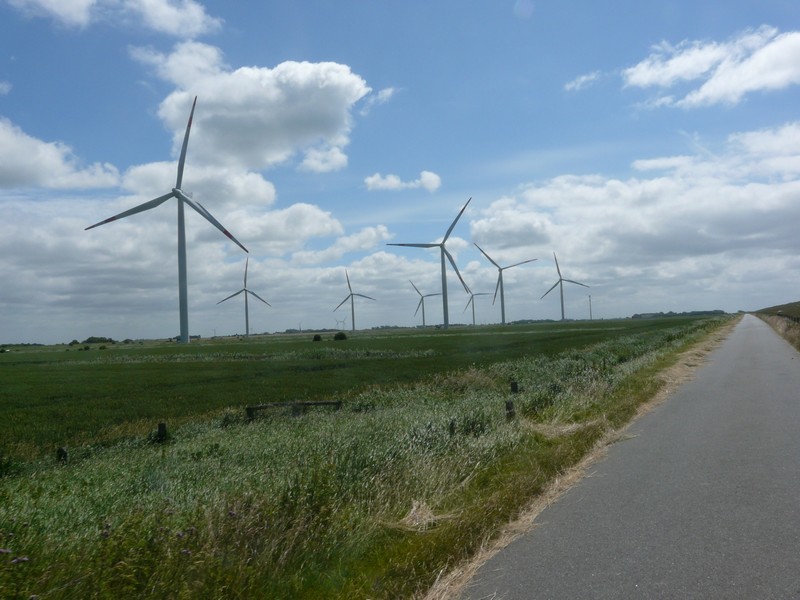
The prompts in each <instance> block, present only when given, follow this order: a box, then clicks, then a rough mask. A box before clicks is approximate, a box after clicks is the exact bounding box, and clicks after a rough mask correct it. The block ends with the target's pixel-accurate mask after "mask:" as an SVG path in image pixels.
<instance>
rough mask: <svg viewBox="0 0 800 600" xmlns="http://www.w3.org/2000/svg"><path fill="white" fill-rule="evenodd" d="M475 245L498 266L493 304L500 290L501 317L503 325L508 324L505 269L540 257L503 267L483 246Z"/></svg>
mask: <svg viewBox="0 0 800 600" xmlns="http://www.w3.org/2000/svg"><path fill="white" fill-rule="evenodd" d="M475 247H476V248H477V249H478V250H480V251H481V254H483V255H484V256H485V257H486V258H487V259H488V260H489V262H490V263H492V264H493V265H494V266H495V267H497V285H496V286H495V288H494V298H493V299H492V304H494V302H495V300H497V290H500V318H501V321H502V323H503V325H505V324H506V295H505V291H504V290H503V271H505V270H506V269H512V268H514V267H518V266H520V265H524V264H525V263H529V262H533V261H535V260H538V259H536V258H529V259H528V260H523V261H522V262H518V263H514V264H513V265H508V266H507V267H501V266H500V265H498V264H497V263H496V262H495V261H494V260H493V259H492V257H491V256H489V255H488V254H486V252H484V250H483V248H481V247H480V246H478V244H475Z"/></svg>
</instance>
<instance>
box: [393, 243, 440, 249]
mask: <svg viewBox="0 0 800 600" xmlns="http://www.w3.org/2000/svg"><path fill="white" fill-rule="evenodd" d="M386 245H387V246H406V247H408V248H436V247H437V246H441V244H386Z"/></svg>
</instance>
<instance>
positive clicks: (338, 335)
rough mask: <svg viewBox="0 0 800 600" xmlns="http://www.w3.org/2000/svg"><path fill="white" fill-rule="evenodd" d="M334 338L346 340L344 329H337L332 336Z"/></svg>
mask: <svg viewBox="0 0 800 600" xmlns="http://www.w3.org/2000/svg"><path fill="white" fill-rule="evenodd" d="M333 339H335V340H346V339H347V334H346V333H345V332H344V331H337V332H336V335H334V336H333Z"/></svg>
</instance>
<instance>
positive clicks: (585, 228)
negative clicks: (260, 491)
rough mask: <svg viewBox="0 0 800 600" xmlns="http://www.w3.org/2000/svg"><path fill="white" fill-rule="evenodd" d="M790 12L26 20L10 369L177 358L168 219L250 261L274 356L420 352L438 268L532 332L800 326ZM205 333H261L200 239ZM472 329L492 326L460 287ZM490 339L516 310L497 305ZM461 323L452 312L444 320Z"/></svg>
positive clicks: (15, 110)
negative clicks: (444, 259) (320, 333)
mask: <svg viewBox="0 0 800 600" xmlns="http://www.w3.org/2000/svg"><path fill="white" fill-rule="evenodd" d="M798 84H800V10H798V9H797V6H796V3H795V2H793V1H790V0H763V1H760V2H752V1H748V2H745V1H736V0H734V1H730V0H727V1H724V2H723V1H703V2H698V1H696V0H694V1H691V2H690V1H683V0H681V1H668V0H665V1H662V2H658V3H645V2H639V1H637V2H633V1H630V2H629V1H627V0H619V1H616V2H614V3H613V7H609V5H608V3H598V2H590V1H588V0H586V1H581V2H578V1H559V2H555V1H544V0H516V1H508V2H499V1H498V2H474V3H464V2H454V1H442V2H421V1H419V2H417V1H415V0H411V1H409V2H403V3H389V2H346V3H342V2H339V3H334V2H322V1H317V2H286V3H256V2H252V3H250V2H223V1H213V2H212V1H208V2H199V1H196V0H57V1H56V0H0V278H2V281H3V286H2V287H0V343H11V342H39V343H53V342H68V341H69V340H71V339H73V338H76V339H84V338H86V337H88V336H90V335H99V336H110V337H114V338H117V339H123V338H128V337H130V338H152V337H167V336H172V335H176V334H177V330H178V308H177V303H178V301H177V293H178V292H177V250H176V237H177V232H176V231H177V228H176V209H175V204H174V200H172V201H170V202H167V203H165V204H163V205H161V206H160V207H158V208H155V209H153V210H150V211H147V212H144V213H140V214H136V215H133V216H131V217H129V218H127V219H124V220H120V221H116V222H114V223H110V224H107V225H104V226H102V227H98V228H95V229H92V230H90V231H84V228H85V227H87V226H88V225H91V224H93V223H96V222H98V221H101V220H103V219H105V218H107V217H110V216H112V215H114V214H117V213H119V212H121V211H123V210H126V209H128V208H131V207H133V206H135V205H137V204H140V203H142V202H145V201H147V200H150V199H152V198H155V197H157V196H160V195H162V194H164V193H166V192H168V191H169V190H170V189H171V188H172V186H173V185H174V182H175V170H176V163H177V156H178V153H179V150H180V143H181V141H182V138H183V133H184V130H185V127H186V121H187V118H188V115H189V109H190V106H191V101H192V99H193V98H194V96H197V97H198V101H197V108H196V112H195V119H194V123H193V127H192V132H191V137H190V141H189V148H188V154H187V160H186V170H185V176H184V185H183V189H184V190H188V191H191V192H192V193H193V195H194V196H193V197H194V198H195V199H196V200H198V201H199V202H202V203H203V205H204V206H206V208H207V209H208V210H209V211H210V212H211V213H212V214H213V215H214V216H215V217H216V218H217V219H218V220H219V221H220V222H221V223H223V224H224V225H225V227H227V229H229V230H230V231H231V232H232V233H233V235H234V236H236V237H237V239H239V240H240V241H241V242H242V243H243V244H244V245H245V246H247V247H248V249H249V250H250V255H249V256H250V267H249V273H248V287H250V288H251V289H252V290H253V291H255V292H257V293H258V294H259V295H260V296H262V297H263V298H265V299H267V300H268V301H269V302H270V304H271V305H272V307H271V308H268V307H266V306H264V305H262V304H260V303H257V304H251V306H250V324H251V331H256V332H262V331H283V330H285V329H287V328H294V327H298V326H302V327H303V328H304V329H305V328H323V327H329V328H333V327H336V326H337V325H341V322H342V319H345V318H346V319H347V321H346V327H347V328H348V329H349V328H350V327H351V325H352V323H351V320H350V315H349V311H347V310H345V308H346V306H345V307H342V308H340V309H339V310H338V311H337V312H334V311H333V309H334V308H335V307H336V305H337V304H339V303H340V302H341V300H342V299H343V298H344V297H345V296H346V295H347V294H348V290H347V284H346V280H345V269H347V272H348V273H349V276H350V279H351V282H352V285H353V290H354V291H355V292H358V293H362V294H365V295H369V296H372V297H374V298H376V301H375V302H371V301H369V300H364V299H361V300H360V301H359V302H357V306H356V326H357V327H358V328H366V327H372V326H377V325H402V326H411V325H416V324H419V323H421V314H416V315H415V314H414V310H415V308H416V307H417V303H418V301H419V300H418V296H417V293H416V292H415V291H414V289H413V287H412V286H411V284H410V283H409V280H412V281H413V282H414V284H415V285H416V286H417V287H418V288H419V289H420V290H422V291H423V292H424V293H426V294H427V293H435V292H439V291H441V289H440V288H441V279H440V268H439V256H438V252H437V251H436V250H422V249H417V248H398V247H394V246H387V243H396V242H437V241H439V240H440V239H441V237H442V236H443V235H444V233H445V231H446V230H447V228H448V227H449V225H450V223H451V222H452V220H453V219H454V218H455V216H456V215H457V214H458V211H459V210H460V209H461V207H462V206H463V205H464V203H465V202H466V201H467V199H469V198H470V197H471V198H472V201H471V202H470V205H469V206H468V208H467V210H466V211H465V213H464V215H463V217H462V218H461V220H460V221H459V223H458V224H457V226H456V228H455V229H454V230H453V233H452V235H451V237H450V238H449V240H448V242H447V248H448V249H449V251H450V252H451V254H452V255H453V256H454V258H455V260H456V262H457V264H458V268H459V270H460V272H461V274H462V276H463V277H464V279H465V281H466V282H467V284H468V285H469V286H470V288H471V289H472V291H474V292H494V290H495V284H496V280H497V269H496V268H495V267H494V266H493V265H492V264H491V263H489V261H488V260H486V259H485V258H484V257H483V256H482V255H481V254H480V252H478V250H477V248H476V247H475V246H474V243H477V244H479V245H480V246H481V248H483V249H484V250H485V251H486V252H487V253H488V254H489V255H490V256H492V257H493V258H494V259H495V261H496V262H498V263H499V264H501V265H509V264H513V263H515V262H520V261H523V260H527V259H530V258H538V260H537V261H536V262H533V263H529V264H526V265H521V266H519V267H516V268H514V269H509V270H507V271H505V274H504V282H505V295H506V313H507V320H517V319H557V318H560V306H559V302H558V297H557V295H556V294H555V292H554V293H552V294H550V295H548V296H547V297H546V298H544V299H540V296H541V295H542V294H543V293H544V292H546V291H547V290H548V289H549V288H550V287H551V286H552V285H553V283H554V282H555V281H556V279H557V273H556V269H555V263H554V261H553V253H554V252H555V253H557V255H558V258H559V264H560V265H561V268H562V271H563V275H564V277H566V278H569V279H574V280H576V281H580V282H582V283H585V284H587V285H589V286H591V287H590V288H589V289H586V288H581V287H578V286H574V285H567V286H566V287H565V295H566V313H567V317H571V318H586V317H588V294H591V295H592V308H593V315H594V317H595V318H614V317H625V316H629V315H631V314H634V313H642V312H654V311H670V310H673V311H684V310H703V309H717V308H721V309H725V310H729V311H735V310H739V309H745V310H749V309H757V308H761V307H764V306H770V305H773V304H779V303H784V302H789V301H794V300H797V299H798V286H797V283H796V282H797V280H798V276H800V258H798V250H799V249H800V241H799V240H800V238H798V236H797V227H796V223H797V222H798V217H800V203H799V202H798V199H799V198H800V117H798V113H797V110H798V109H797V107H798V106H800V86H799V85H798ZM187 239H188V261H189V307H190V309H189V310H190V314H189V320H190V330H191V333H192V334H193V335H202V336H204V337H206V336H210V335H214V334H218V335H223V334H233V333H240V332H243V331H244V307H243V306H242V304H243V302H238V299H237V300H233V301H229V302H226V303H224V304H221V305H217V302H218V301H219V300H221V299H222V298H224V297H226V296H228V295H229V294H231V293H233V292H235V291H237V290H238V289H240V288H241V285H242V276H243V273H244V263H245V256H246V255H245V254H244V252H242V251H241V250H240V249H239V248H238V247H237V246H236V245H234V244H232V243H230V242H229V241H228V240H227V239H226V238H225V237H224V236H222V235H221V234H220V232H219V231H217V230H216V229H215V228H214V227H212V226H211V225H210V224H209V223H208V222H206V221H204V220H203V219H201V218H200V217H199V216H198V215H196V214H191V215H189V216H188V217H187ZM447 277H448V284H449V285H448V290H449V308H450V310H449V312H450V321H451V323H457V322H461V323H467V322H471V313H470V312H469V311H467V312H463V311H464V307H465V306H466V303H467V300H468V299H469V296H468V295H467V294H466V292H465V291H464V290H463V289H462V288H461V285H460V283H459V282H458V280H457V278H456V276H455V273H454V272H453V271H452V269H450V268H448V273H447ZM476 303H477V304H476V307H477V310H476V319H477V322H478V323H495V322H499V321H500V306H499V298H498V299H497V302H495V303H494V304H492V297H491V296H481V297H477V298H476ZM426 318H427V322H428V324H432V323H441V322H442V306H441V299H440V298H436V297H434V298H430V299H428V300H427V301H426Z"/></svg>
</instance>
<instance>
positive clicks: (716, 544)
mask: <svg viewBox="0 0 800 600" xmlns="http://www.w3.org/2000/svg"><path fill="white" fill-rule="evenodd" d="M626 433H627V434H628V435H626V436H625V437H624V441H620V442H618V443H616V444H614V445H613V446H612V447H611V448H609V452H608V455H607V457H606V458H605V459H604V460H603V461H602V462H599V463H596V464H595V465H594V466H593V467H592V469H591V471H590V473H589V474H588V476H587V477H585V478H584V479H583V480H581V482H580V483H578V484H577V485H576V486H574V487H573V488H572V489H570V490H569V491H567V492H566V493H565V494H564V495H563V496H562V497H561V498H560V499H559V500H558V501H557V502H555V503H554V504H553V505H551V506H550V507H548V508H547V509H545V510H544V511H542V513H541V514H540V515H539V516H538V517H537V519H536V523H537V524H538V525H537V526H536V527H535V528H534V529H533V530H532V531H531V532H530V533H528V534H526V535H524V536H523V537H521V538H519V539H517V540H516V541H514V542H512V543H511V544H510V545H509V546H507V547H506V548H504V549H503V550H502V551H501V552H500V553H498V554H496V555H495V556H494V557H493V558H492V559H490V560H489V561H488V562H487V563H486V564H484V565H483V566H482V567H481V568H480V570H479V571H478V572H477V574H476V576H475V577H474V578H473V580H472V581H471V582H470V583H469V584H468V585H467V587H466V588H465V591H464V595H463V598H465V599H470V600H477V599H479V598H480V599H488V598H492V599H497V600H500V599H505V600H516V599H526V600H528V599H538V598H553V599H555V598H568V599H570V600H574V599H579V598H681V599H684V598H746V599H754V598H800V355H799V354H798V353H797V352H796V351H795V350H794V349H792V347H791V346H790V345H789V344H787V343H786V342H785V341H784V340H783V339H781V338H780V337H779V336H778V335H777V334H775V333H774V332H773V331H772V330H771V329H770V328H769V327H768V326H767V325H766V324H765V323H763V322H762V321H761V320H760V319H758V318H756V317H752V316H749V315H748V316H745V317H744V318H743V319H742V321H741V322H740V323H739V324H738V325H737V326H736V327H735V329H734V330H733V332H732V333H731V335H730V336H729V337H728V339H727V340H726V341H725V342H724V343H723V344H722V345H721V346H720V347H719V348H718V349H716V350H715V351H714V352H713V353H711V354H710V356H709V360H708V362H707V363H706V364H705V365H704V366H703V367H701V368H700V369H699V370H698V371H697V373H696V375H695V378H694V379H693V380H692V381H690V382H688V383H686V384H684V385H683V386H682V387H681V388H680V389H679V390H677V391H676V392H675V393H674V394H673V395H672V396H670V397H669V398H668V399H667V400H666V401H665V402H664V403H663V404H661V405H660V406H658V407H657V408H656V409H655V410H654V411H653V412H651V413H649V414H647V415H645V416H644V417H642V418H641V419H639V420H638V421H637V422H636V423H634V424H633V425H632V426H631V428H630V429H628V431H627V432H626Z"/></svg>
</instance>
